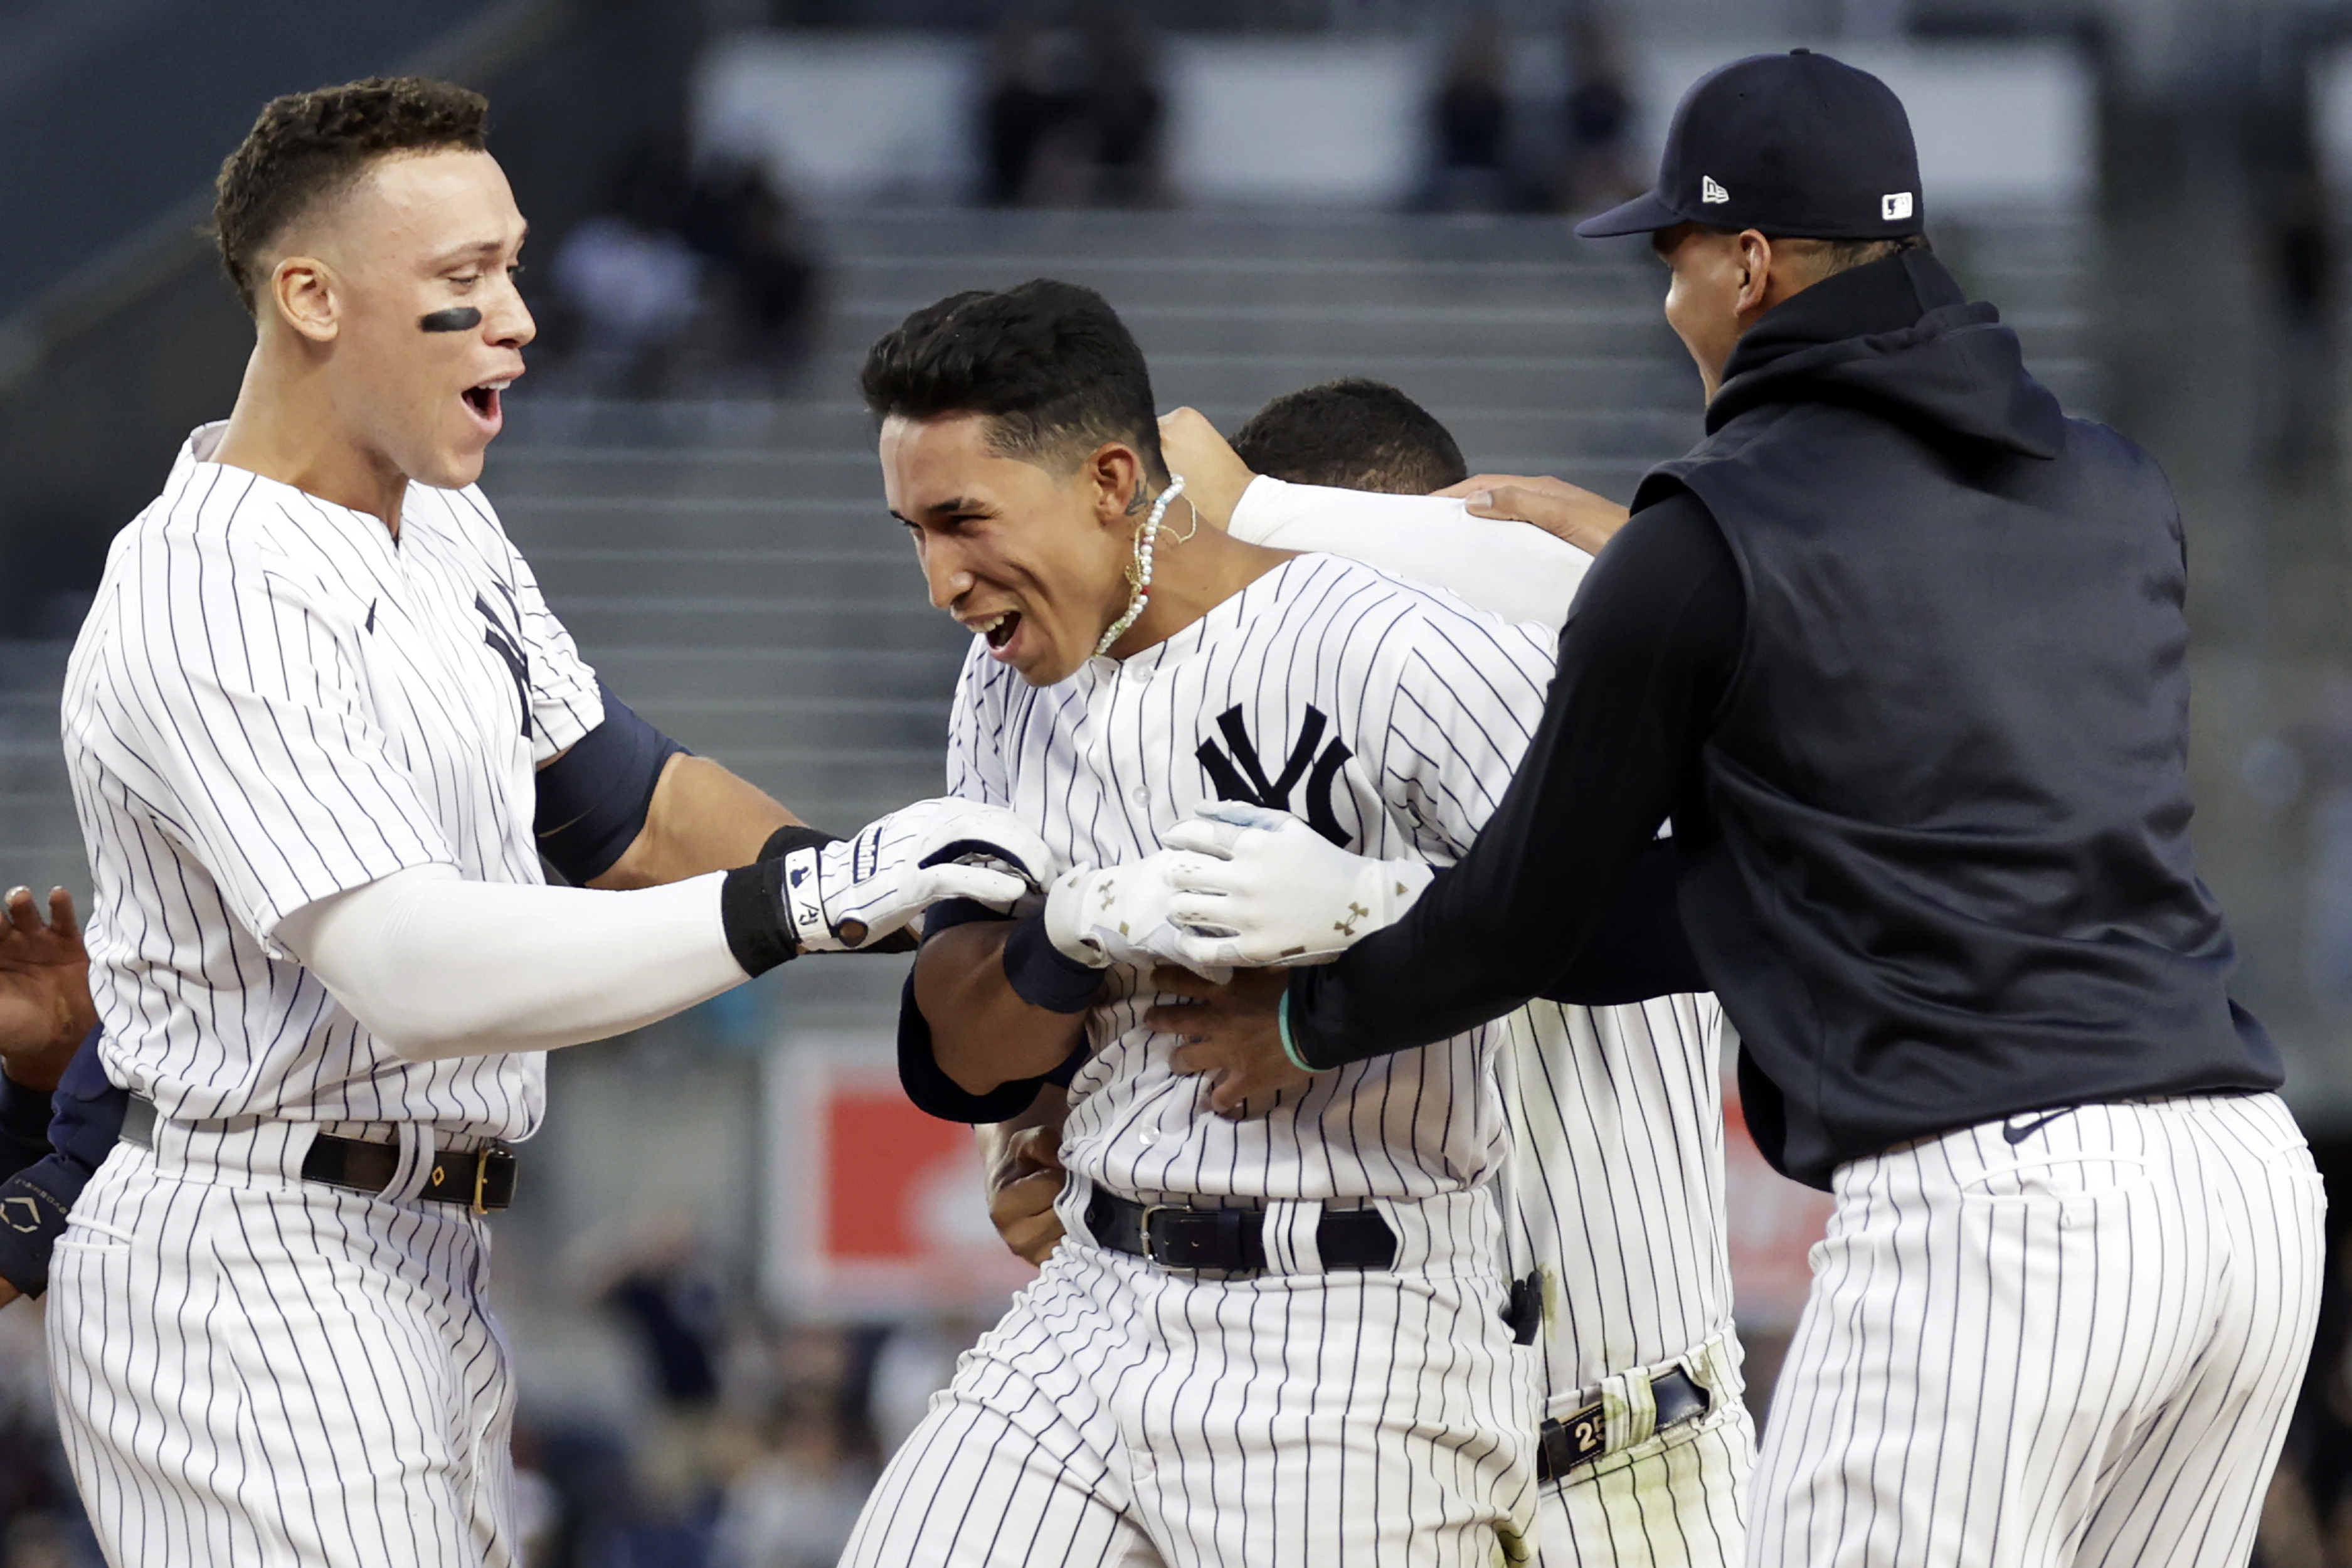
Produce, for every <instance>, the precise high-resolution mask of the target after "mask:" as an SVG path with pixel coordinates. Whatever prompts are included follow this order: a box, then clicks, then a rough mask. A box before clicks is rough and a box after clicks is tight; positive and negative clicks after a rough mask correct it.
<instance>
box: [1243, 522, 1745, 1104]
mask: <svg viewBox="0 0 2352 1568" xmlns="http://www.w3.org/2000/svg"><path fill="white" fill-rule="evenodd" d="M1694 506H1695V503H1694ZM1744 615H1745V601H1744V598H1743V596H1742V593H1741V589H1740V585H1739V580H1738V567H1737V565H1736V563H1733V561H1732V560H1731V557H1730V555H1729V552H1728V549H1727V546H1725V545H1724V543H1723V542H1722V538H1721V535H1720V534H1719V533H1717V532H1716V531H1715V528H1714V523H1713V521H1712V520H1711V519H1709V518H1707V517H1706V513H1705V512H1704V510H1695V511H1691V512H1685V513H1682V514H1678V515H1677V516H1676V517H1674V518H1665V519H1660V520H1657V523H1656V525H1655V526H1652V527H1648V528H1645V527H1644V524H1643V519H1642V518H1636V520H1635V521H1634V522H1633V524H1632V525H1629V527H1628V529H1627V531H1626V532H1625V534H1624V535H1623V536H1622V537H1621V539H1620V540H1619V541H1618V542H1616V543H1614V544H1612V546H1611V547H1610V549H1609V551H1608V552H1607V554H1606V555H1604V556H1603V558H1602V560H1601V564H1600V565H1599V566H1598V567H1596V569H1595V571H1594V574H1593V577H1592V580H1591V584H1589V585H1588V587H1587V589H1586V591H1585V593H1584V595H1583V596H1582V597H1581V598H1580V600H1579V602H1578V605H1577V608H1576V611H1575V613H1574V614H1573V615H1572V616H1570V621H1569V625H1568V627H1567V630H1566V631H1565V632H1564V633H1563V635H1562V637H1561V639H1560V658H1559V674H1558V675H1557V676H1556V677H1555V678H1554V679H1553V681H1552V686H1551V689H1550V692H1549V696H1548V698H1547V700H1546V703H1545V708H1544V716H1543V720H1542V722H1541V724H1540V725H1539V726H1538V730H1537V733H1536V736H1535V739H1534V742H1532V743H1531V745H1530V746H1529V748H1528V752H1527V755H1526V757H1525V759H1524V760H1523V761H1522V762H1521V763H1520V765H1519V768H1518V771H1517V773H1516V774H1515V775H1514V777H1513V778H1512V780H1511V783H1510V785H1509V787H1508V788H1507V790H1506V791H1505V792H1504V795H1503V798H1502V800H1501V801H1500V802H1499V803H1498V805H1497V806H1496V811H1495V814H1494V816H1492V817H1491V818H1490V819H1489V820H1488V821H1487V823H1486V825H1485V826H1483V827H1482V828H1481V829H1480V830H1479V834H1478V837H1477V840H1476V842H1475V843H1474V844H1473V845H1472V846H1471V847H1470V851H1469V853H1468V854H1467V855H1465V857H1464V858H1463V859H1462V861H1461V863H1460V864H1459V865H1457V866H1455V867H1454V868H1453V869H1452V870H1451V871H1449V872H1446V873H1444V874H1441V875H1440V876H1439V877H1438V878H1437V879H1436V880H1435V881H1434V882H1433V884H1432V885H1431V887H1430V889H1429V891H1428V892H1426V893H1424V894H1423V896H1422V898H1421V900H1420V901H1419V902H1418V903H1416V904H1415V905H1414V906H1413V907H1412V910H1410V911H1408V912H1407V913H1406V915H1405V916H1404V918H1403V919H1402V920H1400V921H1397V922H1396V923H1395V924H1394V925H1392V926H1391V927H1389V928H1388V929H1387V930H1385V931H1377V932H1375V933H1373V934H1372V935H1371V936H1370V937H1368V938H1366V939H1365V940H1364V941H1363V942H1360V943H1359V944H1358V945H1357V946H1355V947H1354V948H1352V949H1350V950H1349V952H1348V953H1347V955H1346V956H1345V957H1343V958H1342V959H1341V960H1340V961H1339V963H1334V964H1331V965H1328V967H1324V968H1319V969H1308V970H1301V971H1300V972H1299V973H1297V974H1296V975H1294V976H1293V977H1292V980H1291V984H1290V989H1289V994H1288V1007H1287V1011H1288V1015H1289V1020H1290V1025H1291V1031H1292V1038H1293V1043H1294V1044H1295V1046H1296V1047H1297V1049H1298V1050H1299V1051H1300V1053H1301V1054H1302V1055H1303V1056H1304V1058H1306V1059H1307V1060H1308V1061H1310V1062H1312V1063H1313V1064H1315V1065H1316V1066H1318V1067H1328V1066H1333V1065H1336V1064H1338V1063H1339V1062H1342V1061H1351V1060H1359V1059H1361V1058H1365V1057H1369V1056H1377V1055H1381V1054H1384V1053H1386V1052H1389V1051H1394V1050H1402V1049H1405V1048H1407V1047H1413V1046H1422V1045H1427V1044H1429V1043H1430V1042H1432V1041H1434V1040H1440V1039H1444V1038H1445V1037H1447V1036H1449V1035H1454V1034H1458V1033H1460V1032H1461V1031H1462V1030H1464V1029H1466V1028H1470V1027H1472V1026H1475V1025H1477V1024H1480V1023H1483V1022H1485V1021H1486V1020H1487V1019H1489V1018H1493V1017H1497V1016H1501V1015H1502V1014H1504V1013H1507V1012H1509V1011H1510V1010H1511V1009H1512V1008H1514V1007H1517V1006H1519V1005H1522V1004H1523V1003H1525V1002H1526V1001H1527V1000H1528V998H1530V997H1532V996H1536V995H1538V994H1544V993H1545V992H1546V990H1547V989H1548V988H1549V987H1550V986H1551V985H1552V984H1553V983H1554V982H1555V981H1556V980H1557V979H1558V978H1559V976H1560V975H1561V974H1562V973H1564V972H1566V971H1567V970H1568V969H1569V967H1570V963H1571V962H1572V961H1574V960H1575V959H1576V958H1577V956H1578V954H1579V952H1580V950H1581V949H1582V948H1583V947H1584V945H1585V942H1586V941H1587V940H1588V939H1589V938H1590V937H1591V934H1592V932H1593V931H1594V930H1595V929H1596V928H1597V927H1598V926H1599V924H1600V922H1601V920H1602V919H1604V918H1605V917H1606V916H1607V914H1608V911H1609V909H1610V907H1611V905H1612V902H1613V901H1614V900H1616V898H1617V896H1618V893H1619V890H1620V889H1622V887H1623V885H1624V883H1625V880H1626V878H1627V875H1628V873H1629V871H1630V870H1631V869H1632V868H1633V865H1634V864H1635V862H1636V861H1637V860H1638V859H1639V858H1640V857H1641V856H1642V854H1643V851H1644V849H1645V847H1647V846H1648V845H1649V844H1650V843H1651V842H1652V836H1653V835H1654V833H1655V832H1656V830H1657V826H1658V824H1659V823H1660V822H1661V821H1662V820H1664V818H1665V816H1667V815H1668V814H1669V812H1670V811H1671V810H1672V809H1673V807H1674V805H1675V803H1676V801H1677V800H1678V799H1679V798H1680V797H1681V792H1682V791H1683V790H1685V788H1686V787H1687V785H1688V784H1689V782H1690V780H1691V779H1692V777H1693V773H1694V770H1695V768H1696V763H1697V757H1698V754H1699V748H1700V746H1701V745H1702V743H1703V742H1704V739H1705V736H1706V732H1707V730H1708V727H1709V724H1710V722H1711V717H1712V714H1713V713H1714V711H1715V710H1716V707H1717V703H1718V702H1719V700H1720V699H1721V696H1722V694H1723V692H1724V691H1725V690H1726V689H1727V686H1728V682H1729V679H1730V672H1731V670H1732V669H1733V668H1736V665H1737V660H1738V647H1739V643H1740V637H1741V630H1740V627H1741V623H1742V621H1743V619H1744Z"/></svg>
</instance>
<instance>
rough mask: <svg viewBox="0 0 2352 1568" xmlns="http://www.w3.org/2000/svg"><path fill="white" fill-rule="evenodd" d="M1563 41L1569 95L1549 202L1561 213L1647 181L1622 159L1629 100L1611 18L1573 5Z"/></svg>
mask: <svg viewBox="0 0 2352 1568" xmlns="http://www.w3.org/2000/svg"><path fill="white" fill-rule="evenodd" d="M1565 42H1566V46H1567V57H1568V61H1567V63H1568V98H1567V100H1566V103H1565V104H1564V105H1563V116H1562V121H1561V132H1562V136H1561V141H1562V143H1563V145H1562V157H1561V160H1560V166H1559V180H1558V186H1557V189H1556V190H1555V192H1554V202H1555V205H1557V206H1558V207H1559V210H1561V211H1563V212H1569V213H1587V212H1595V211H1598V210H1600V209H1601V208H1603V207H1607V206H1612V205H1615V204H1616V203H1618V202H1621V201H1623V200H1625V199H1626V198H1627V197H1629V196H1633V195H1639V194H1640V193H1641V192H1642V191H1643V189H1645V188H1646V187H1647V185H1648V182H1647V181H1646V180H1643V179H1639V178H1637V177H1635V176H1634V175H1633V173H1632V172H1631V170H1630V168H1629V167H1628V164H1627V161H1626V150H1625V142H1626V137H1627V136H1628V135H1629V134H1630V132H1631V131H1632V129H1633V95H1632V94H1631V93H1630V92H1629V91H1628V90H1627V89H1626V86H1625V60H1624V51H1623V49H1622V47H1621V46H1620V43H1619V40H1618V32H1617V27H1616V24H1615V22H1614V20H1613V19H1612V17H1611V16H1609V15H1608V13H1607V12H1605V11H1603V10H1602V9H1601V7H1600V6H1599V5H1591V4H1588V5H1578V6H1577V7H1575V8H1574V9H1573V10H1571V11H1570V13H1569V17H1568V24H1567V27H1566V30H1565Z"/></svg>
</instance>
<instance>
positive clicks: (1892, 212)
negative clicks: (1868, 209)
mask: <svg viewBox="0 0 2352 1568" xmlns="http://www.w3.org/2000/svg"><path fill="white" fill-rule="evenodd" d="M1878 216H1880V217H1882V218H1884V219H1885V220H1886V221H1887V222H1888V223H1898V222H1900V221H1901V220H1903V219H1904V218H1906V217H1909V216H1911V193H1910V192H1908V191H1891V192H1889V193H1888V194H1887V195H1883V196H1881V197H1879V198H1878Z"/></svg>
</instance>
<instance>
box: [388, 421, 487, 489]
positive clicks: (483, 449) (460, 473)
mask: <svg viewBox="0 0 2352 1568" xmlns="http://www.w3.org/2000/svg"><path fill="white" fill-rule="evenodd" d="M489 449H490V438H489V437H488V436H487V435H484V434H481V433H480V432H479V431H474V430H467V431H457V432H452V433H450V434H447V435H445V436H443V437H442V438H441V439H439V440H437V441H436V442H434V443H433V446H432V449H431V450H430V451H428V452H426V453H425V455H424V459H423V461H422V462H420V463H418V464H417V465H416V466H415V467H413V468H410V469H409V470H408V477H409V478H410V479H414V480H415V481H416V482H417V483H418V484H421V485H431V486H433V487H435V488H436V489H445V490H461V489H465V488H466V487H467V485H470V484H472V483H473V482H474V481H475V480H477V479H480V478H481V477H482V461H483V458H484V457H485V456H486V455H487V454H488V451H489Z"/></svg>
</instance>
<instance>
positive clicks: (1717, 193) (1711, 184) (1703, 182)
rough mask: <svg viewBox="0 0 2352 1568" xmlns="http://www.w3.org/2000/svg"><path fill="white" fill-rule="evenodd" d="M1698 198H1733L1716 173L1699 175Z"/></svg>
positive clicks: (1714, 200)
mask: <svg viewBox="0 0 2352 1568" xmlns="http://www.w3.org/2000/svg"><path fill="white" fill-rule="evenodd" d="M1698 199H1699V200H1700V201H1702V202H1706V203H1707V204H1709V205H1713V204H1714V203H1716V202H1727V201H1729V200H1730V199H1731V193H1730V192H1729V191H1727V190H1725V189H1724V188H1723V187H1722V186H1721V185H1718V184H1716V183H1715V176H1714V175H1712V174H1701V175H1700V176H1699V177H1698ZM1889 199H1890V200H1892V199H1893V198H1891V197H1890V198H1889ZM1903 199H1904V200H1905V201H1906V202H1908V201H1909V200H1910V199H1911V198H1910V197H1908V196H1906V197H1904V198H1903Z"/></svg>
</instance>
